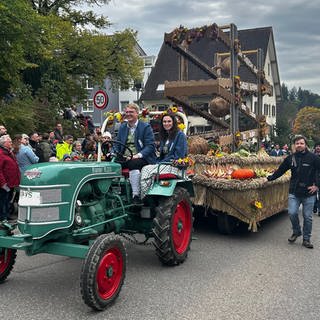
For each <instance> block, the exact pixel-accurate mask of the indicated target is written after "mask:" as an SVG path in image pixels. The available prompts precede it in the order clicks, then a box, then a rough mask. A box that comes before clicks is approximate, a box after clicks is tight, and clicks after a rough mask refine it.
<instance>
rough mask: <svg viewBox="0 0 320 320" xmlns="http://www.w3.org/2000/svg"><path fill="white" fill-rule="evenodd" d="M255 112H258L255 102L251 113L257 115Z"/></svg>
mask: <svg viewBox="0 0 320 320" xmlns="http://www.w3.org/2000/svg"><path fill="white" fill-rule="evenodd" d="M257 111H258V102H257V101H255V102H254V104H253V109H252V112H253V113H257Z"/></svg>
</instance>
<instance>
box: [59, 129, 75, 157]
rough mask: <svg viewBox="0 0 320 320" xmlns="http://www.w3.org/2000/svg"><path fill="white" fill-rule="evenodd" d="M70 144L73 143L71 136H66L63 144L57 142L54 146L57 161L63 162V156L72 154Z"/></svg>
mask: <svg viewBox="0 0 320 320" xmlns="http://www.w3.org/2000/svg"><path fill="white" fill-rule="evenodd" d="M72 143H73V136H71V135H69V134H67V135H65V136H64V139H63V142H59V143H58V144H57V145H56V151H57V153H56V157H57V158H58V160H59V161H62V160H63V156H64V155H65V154H69V155H70V154H71V152H72Z"/></svg>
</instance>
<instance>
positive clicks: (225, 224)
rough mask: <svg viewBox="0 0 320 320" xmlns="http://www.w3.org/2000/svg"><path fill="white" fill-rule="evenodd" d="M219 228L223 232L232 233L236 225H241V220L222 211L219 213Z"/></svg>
mask: <svg viewBox="0 0 320 320" xmlns="http://www.w3.org/2000/svg"><path fill="white" fill-rule="evenodd" d="M217 224H218V230H219V232H220V233H222V234H232V233H233V232H234V230H235V229H236V227H237V226H238V225H239V220H238V219H237V218H235V217H233V216H229V215H227V214H226V213H222V212H220V213H219V214H218V215H217Z"/></svg>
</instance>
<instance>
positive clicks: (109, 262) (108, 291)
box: [96, 248, 123, 300]
mask: <svg viewBox="0 0 320 320" xmlns="http://www.w3.org/2000/svg"><path fill="white" fill-rule="evenodd" d="M122 272H123V257H122V253H121V251H120V249H119V248H111V249H109V250H108V251H106V253H105V255H104V256H103V258H102V259H101V261H100V263H99V266H98V271H97V278H96V279H97V289H98V293H99V296H100V297H101V298H102V299H104V300H107V299H109V298H111V297H112V296H113V295H114V294H115V293H116V292H117V289H118V288H119V285H120V282H121V278H122Z"/></svg>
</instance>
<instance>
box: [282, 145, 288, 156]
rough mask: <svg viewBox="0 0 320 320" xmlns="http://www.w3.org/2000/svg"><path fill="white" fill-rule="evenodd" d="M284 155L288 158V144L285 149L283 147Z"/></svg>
mask: <svg viewBox="0 0 320 320" xmlns="http://www.w3.org/2000/svg"><path fill="white" fill-rule="evenodd" d="M282 153H283V155H284V156H287V155H288V154H289V147H288V145H287V144H285V145H284V146H283V147H282Z"/></svg>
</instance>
